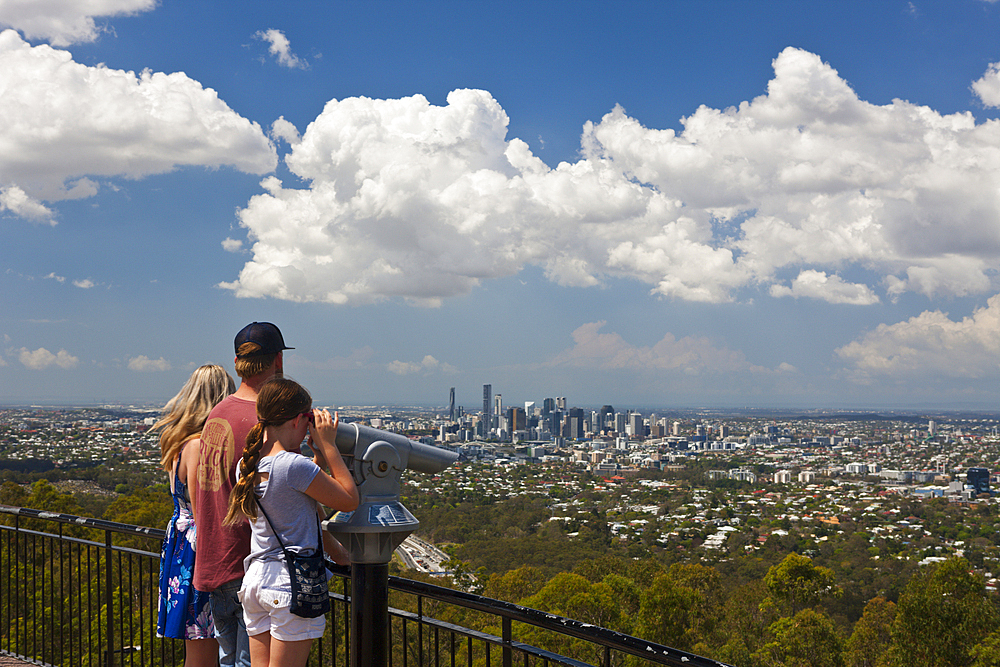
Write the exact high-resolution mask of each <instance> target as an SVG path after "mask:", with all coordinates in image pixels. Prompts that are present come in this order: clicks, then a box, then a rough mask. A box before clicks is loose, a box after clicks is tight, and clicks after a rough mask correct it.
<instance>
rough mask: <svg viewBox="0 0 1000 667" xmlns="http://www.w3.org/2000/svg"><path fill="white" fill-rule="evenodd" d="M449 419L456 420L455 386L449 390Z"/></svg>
mask: <svg viewBox="0 0 1000 667" xmlns="http://www.w3.org/2000/svg"><path fill="white" fill-rule="evenodd" d="M448 421H455V388H454V387H452V388H451V391H450V392H448Z"/></svg>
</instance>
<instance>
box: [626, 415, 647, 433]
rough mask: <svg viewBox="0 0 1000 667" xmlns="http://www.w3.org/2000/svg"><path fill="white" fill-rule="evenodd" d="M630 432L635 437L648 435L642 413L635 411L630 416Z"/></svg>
mask: <svg viewBox="0 0 1000 667" xmlns="http://www.w3.org/2000/svg"><path fill="white" fill-rule="evenodd" d="M628 434H629V435H631V436H632V437H634V438H642V437H645V435H646V425H645V424H644V423H643V421H642V415H641V414H639V413H638V412H633V413H632V414H630V415H629V416H628Z"/></svg>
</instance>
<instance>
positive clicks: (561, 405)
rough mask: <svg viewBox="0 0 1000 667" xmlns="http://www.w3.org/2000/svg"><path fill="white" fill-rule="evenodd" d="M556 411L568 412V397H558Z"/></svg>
mask: <svg viewBox="0 0 1000 667" xmlns="http://www.w3.org/2000/svg"><path fill="white" fill-rule="evenodd" d="M556 410H562V411H563V412H565V411H566V397H565V396H556Z"/></svg>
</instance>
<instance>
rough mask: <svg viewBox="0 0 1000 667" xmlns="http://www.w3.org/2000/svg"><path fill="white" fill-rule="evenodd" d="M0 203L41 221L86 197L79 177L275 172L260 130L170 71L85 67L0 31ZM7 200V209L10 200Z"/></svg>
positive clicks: (90, 184) (91, 187)
mask: <svg viewBox="0 0 1000 667" xmlns="http://www.w3.org/2000/svg"><path fill="white" fill-rule="evenodd" d="M0 96H2V99H3V123H0V190H2V192H3V193H4V195H3V197H4V199H3V200H2V201H0V206H2V207H6V208H11V209H12V210H14V209H13V208H12V207H13V206H14V205H17V202H18V201H19V202H22V203H21V204H20V206H21V207H22V209H23V210H20V211H15V212H17V213H18V214H19V215H24V216H26V217H31V218H39V217H41V218H43V219H44V217H45V210H44V206H43V205H42V204H41V203H40V202H43V201H57V200H61V199H79V198H83V197H89V196H92V195H93V194H94V193H96V192H97V188H98V185H97V183H96V182H95V181H93V180H91V179H90V178H86V176H88V175H89V176H105V177H115V176H119V177H126V178H141V177H143V176H146V175H149V174H158V173H164V172H169V171H171V170H173V169H175V168H177V167H180V166H202V167H212V168H214V167H220V166H224V165H229V166H232V167H235V168H236V169H239V170H242V171H244V172H248V173H255V174H264V173H267V172H269V171H271V170H272V169H274V167H275V165H276V163H277V155H276V152H275V149H274V146H273V145H272V144H271V143H270V141H269V140H268V138H267V137H266V136H265V135H264V132H263V131H262V130H261V128H260V126H259V125H257V124H256V123H251V122H250V121H249V120H247V119H246V118H243V117H242V116H240V115H239V114H237V113H235V112H234V111H233V110H232V109H230V108H229V107H228V106H227V105H226V104H225V103H224V102H223V101H222V100H220V99H219V97H218V95H217V94H216V92H215V91H214V90H211V89H210V88H204V87H203V86H202V85H201V84H200V83H198V82H197V81H194V80H192V79H189V78H188V77H187V76H186V75H185V74H183V73H180V72H177V73H173V74H164V73H159V72H150V71H144V72H141V73H139V74H136V73H135V72H126V71H122V70H114V69H109V68H107V67H105V66H103V65H98V66H94V67H90V66H87V65H83V64H80V63H77V62H74V61H73V57H72V55H71V54H70V53H68V52H66V51H61V50H58V49H54V48H52V47H50V46H47V45H41V46H31V45H30V44H28V43H27V42H25V41H24V40H22V39H21V37H20V36H19V35H18V34H17V33H16V32H15V31H13V30H5V31H3V32H0ZM12 202H14V204H12Z"/></svg>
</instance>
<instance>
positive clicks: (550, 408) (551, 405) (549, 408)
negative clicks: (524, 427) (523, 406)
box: [542, 398, 556, 415]
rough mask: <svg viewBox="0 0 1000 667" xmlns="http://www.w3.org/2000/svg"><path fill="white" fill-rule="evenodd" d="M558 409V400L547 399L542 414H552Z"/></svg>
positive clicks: (543, 404) (543, 402) (543, 403)
mask: <svg viewBox="0 0 1000 667" xmlns="http://www.w3.org/2000/svg"><path fill="white" fill-rule="evenodd" d="M555 409H556V399H554V398H546V399H545V400H544V401H542V414H543V415H547V414H549V413H551V412H555Z"/></svg>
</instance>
